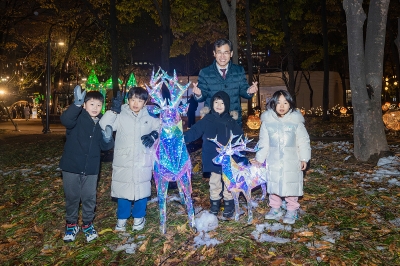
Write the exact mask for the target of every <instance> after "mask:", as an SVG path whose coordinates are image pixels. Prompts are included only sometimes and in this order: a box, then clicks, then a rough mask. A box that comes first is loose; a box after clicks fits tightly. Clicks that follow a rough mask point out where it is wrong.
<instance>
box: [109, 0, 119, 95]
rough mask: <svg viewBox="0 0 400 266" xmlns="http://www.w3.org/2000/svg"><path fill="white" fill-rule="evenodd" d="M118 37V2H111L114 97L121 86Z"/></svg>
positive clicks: (111, 0)
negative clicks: (119, 80)
mask: <svg viewBox="0 0 400 266" xmlns="http://www.w3.org/2000/svg"><path fill="white" fill-rule="evenodd" d="M117 35H118V34H117V10H116V1H115V0H110V36H111V57H112V63H111V66H112V69H111V79H112V87H113V95H114V97H116V96H117V92H118V91H119V84H118V73H119V62H118V40H117Z"/></svg>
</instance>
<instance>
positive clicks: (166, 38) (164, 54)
mask: <svg viewBox="0 0 400 266" xmlns="http://www.w3.org/2000/svg"><path fill="white" fill-rule="evenodd" d="M153 4H154V6H155V8H156V10H157V14H158V16H159V18H160V21H161V34H162V44H161V68H162V69H164V70H165V71H169V55H170V50H171V5H170V1H169V0H162V3H161V7H160V5H159V3H158V1H157V0H153Z"/></svg>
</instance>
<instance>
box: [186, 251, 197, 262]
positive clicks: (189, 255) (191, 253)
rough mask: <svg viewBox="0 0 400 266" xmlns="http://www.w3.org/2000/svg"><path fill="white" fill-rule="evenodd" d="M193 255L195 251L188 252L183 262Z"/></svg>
mask: <svg viewBox="0 0 400 266" xmlns="http://www.w3.org/2000/svg"><path fill="white" fill-rule="evenodd" d="M194 253H196V250H192V251H190V252H189V253H188V254H187V255H186V256H185V258H183V260H184V261H187V260H188V259H189V258H190V257H191V256H192V255H193V254H194Z"/></svg>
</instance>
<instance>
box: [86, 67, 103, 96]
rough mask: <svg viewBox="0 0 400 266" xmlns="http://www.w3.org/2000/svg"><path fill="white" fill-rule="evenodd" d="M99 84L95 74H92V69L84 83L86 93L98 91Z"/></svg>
mask: <svg viewBox="0 0 400 266" xmlns="http://www.w3.org/2000/svg"><path fill="white" fill-rule="evenodd" d="M99 84H100V82H99V80H98V78H97V76H96V74H95V73H94V70H93V69H92V70H91V71H90V75H89V77H88V79H87V82H86V90H87V91H97V90H99Z"/></svg>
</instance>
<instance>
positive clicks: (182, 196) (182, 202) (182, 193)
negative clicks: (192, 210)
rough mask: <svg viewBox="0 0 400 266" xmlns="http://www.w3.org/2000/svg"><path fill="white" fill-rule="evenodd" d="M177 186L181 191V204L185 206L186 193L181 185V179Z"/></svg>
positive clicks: (177, 181)
mask: <svg viewBox="0 0 400 266" xmlns="http://www.w3.org/2000/svg"><path fill="white" fill-rule="evenodd" d="M176 185H177V186H178V190H179V196H180V198H181V204H182V205H184V204H185V201H186V200H187V199H185V193H184V192H183V185H182V183H181V179H179V180H176Z"/></svg>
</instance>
